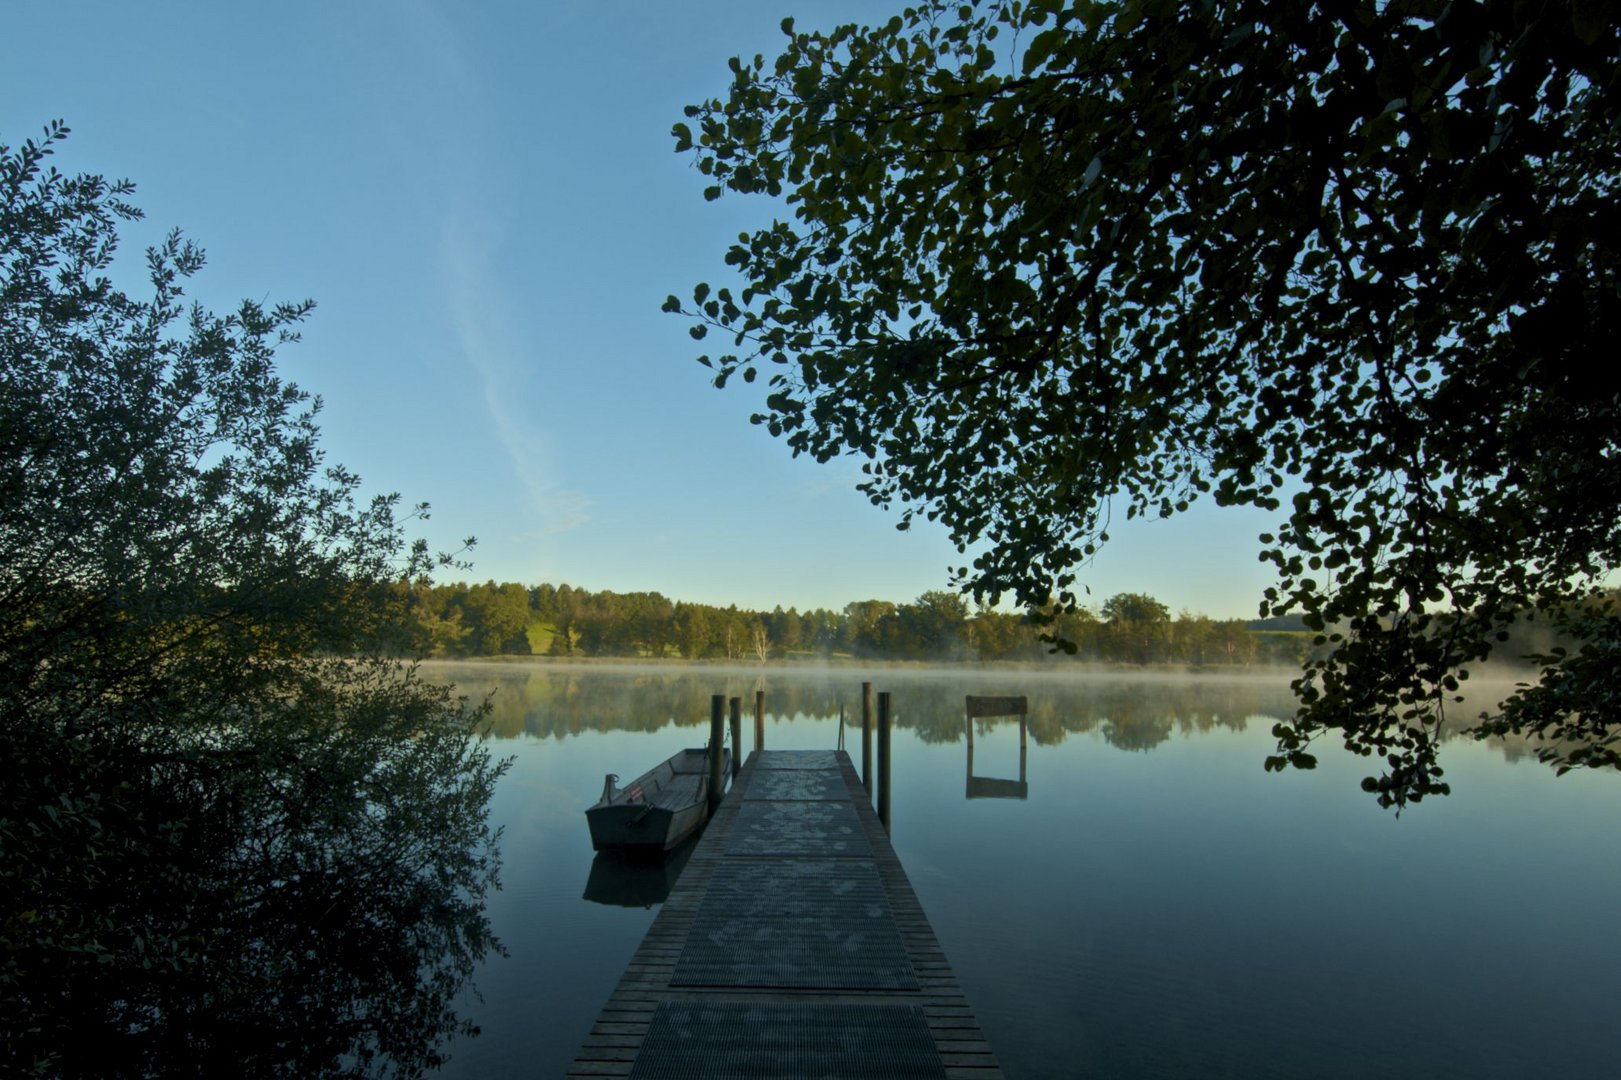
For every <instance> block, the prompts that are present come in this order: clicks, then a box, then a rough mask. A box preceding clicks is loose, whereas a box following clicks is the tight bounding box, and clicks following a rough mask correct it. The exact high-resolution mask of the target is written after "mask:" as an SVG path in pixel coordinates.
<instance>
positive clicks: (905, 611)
mask: <svg viewBox="0 0 1621 1080" xmlns="http://www.w3.org/2000/svg"><path fill="white" fill-rule="evenodd" d="M408 610H409V611H410V612H411V622H410V625H409V626H408V627H407V631H408V634H409V637H410V640H411V643H412V646H413V649H414V650H415V651H417V652H421V653H426V654H428V655H434V656H494V655H500V654H512V653H516V654H522V655H528V654H535V655H545V656H557V657H634V658H666V657H669V658H682V659H688V660H704V659H719V660H754V661H765V660H782V659H787V660H792V659H816V658H823V657H834V656H848V657H859V658H863V659H875V660H949V661H982V660H1048V661H1052V662H1054V663H1062V662H1072V661H1073V660H1075V659H1079V660H1086V661H1105V662H1117V663H1131V664H1147V663H1177V664H1191V665H1209V664H1223V665H1228V664H1231V665H1244V664H1255V663H1289V664H1296V663H1298V662H1299V660H1300V657H1301V654H1302V651H1303V650H1305V649H1309V648H1310V647H1311V635H1309V634H1306V633H1303V632H1299V631H1287V630H1271V629H1252V628H1251V626H1250V625H1248V624H1246V623H1245V622H1244V621H1243V620H1240V619H1225V620H1218V619H1211V618H1207V617H1206V616H1203V615H1194V614H1191V613H1188V612H1182V613H1180V614H1177V615H1173V614H1172V613H1171V611H1170V610H1169V609H1168V608H1167V607H1166V606H1165V605H1164V604H1162V603H1160V602H1159V601H1157V600H1155V599H1154V598H1153V597H1150V596H1144V595H1140V594H1135V593H1122V594H1120V595H1117V596H1115V597H1112V598H1111V599H1109V600H1108V601H1107V602H1106V603H1104V604H1103V605H1102V606H1101V607H1100V608H1099V609H1098V610H1097V611H1095V612H1093V611H1087V610H1081V611H1077V612H1075V613H1073V614H1069V615H1062V616H1059V617H1058V618H1057V619H1056V620H1055V621H1054V622H1053V623H1052V624H1051V625H1050V626H1046V627H1039V626H1036V625H1034V624H1033V623H1032V622H1031V621H1030V620H1029V619H1028V618H1027V617H1026V616H1025V615H1023V614H1014V613H1009V612H1004V611H994V610H979V611H973V610H971V609H970V608H969V606H968V604H967V602H966V600H965V599H964V598H963V597H962V596H960V595H959V594H957V593H952V592H928V593H924V594H923V595H922V596H920V597H918V598H917V599H916V600H914V601H913V602H911V603H908V604H896V603H892V602H890V601H887V600H860V601H856V602H853V603H850V604H846V605H845V606H844V608H843V609H842V610H839V611H830V610H827V609H825V608H818V609H815V610H811V611H798V610H796V609H794V608H789V609H787V610H784V609H783V608H781V607H777V608H774V609H773V610H771V611H750V610H746V609H741V608H738V607H735V606H733V607H726V608H721V607H714V606H711V605H708V604H693V603H687V602H684V601H679V600H670V599H669V598H667V597H665V596H664V595H662V594H660V593H656V592H630V593H616V592H609V591H603V592H591V591H589V590H586V589H580V588H575V587H573V586H570V585H549V584H548V585H536V586H526V585H520V584H516V583H512V582H508V583H505V584H499V585H498V584H496V583H495V582H493V581H491V582H486V583H484V584H482V585H467V584H447V585H430V584H427V583H418V584H417V585H415V586H412V588H411V596H410V597H409V603H408ZM1044 631H1045V632H1048V633H1056V634H1057V635H1058V636H1060V637H1062V638H1063V639H1064V640H1066V641H1068V642H1071V643H1073V645H1074V646H1075V650H1076V651H1075V652H1074V654H1073V655H1071V654H1068V653H1064V652H1057V653H1055V652H1054V651H1053V646H1052V645H1050V644H1049V643H1047V642H1044V641H1043V640H1042V639H1041V635H1042V633H1043V632H1044Z"/></svg>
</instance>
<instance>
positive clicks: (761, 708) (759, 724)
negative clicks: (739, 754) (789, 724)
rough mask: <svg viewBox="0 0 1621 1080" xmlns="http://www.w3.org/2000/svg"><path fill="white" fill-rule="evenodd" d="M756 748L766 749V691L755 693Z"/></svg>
mask: <svg viewBox="0 0 1621 1080" xmlns="http://www.w3.org/2000/svg"><path fill="white" fill-rule="evenodd" d="M754 748H755V749H756V750H764V749H765V691H764V690H756V691H755V692H754Z"/></svg>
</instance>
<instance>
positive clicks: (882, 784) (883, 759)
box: [878, 690, 891, 833]
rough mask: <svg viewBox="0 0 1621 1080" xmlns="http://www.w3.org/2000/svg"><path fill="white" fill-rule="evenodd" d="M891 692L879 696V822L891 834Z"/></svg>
mask: <svg viewBox="0 0 1621 1080" xmlns="http://www.w3.org/2000/svg"><path fill="white" fill-rule="evenodd" d="M890 720H891V715H890V711H889V691H887V690H885V691H884V692H883V693H881V694H879V695H878V821H879V823H880V824H882V825H883V827H884V832H886V833H887V832H889V804H890V802H891V799H890V794H889V787H890V783H889V778H890V768H889V765H890V762H889V726H890Z"/></svg>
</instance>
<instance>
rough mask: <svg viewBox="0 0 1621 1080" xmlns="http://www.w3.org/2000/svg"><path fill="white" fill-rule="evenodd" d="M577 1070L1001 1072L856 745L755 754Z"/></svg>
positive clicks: (657, 1079)
mask: <svg viewBox="0 0 1621 1080" xmlns="http://www.w3.org/2000/svg"><path fill="white" fill-rule="evenodd" d="M568 1075H569V1076H570V1077H602V1076H622V1077H634V1078H636V1080H675V1078H683V1080H684V1078H689V1077H690V1078H697V1077H705V1078H709V1077H739V1078H741V1077H777V1076H808V1077H817V1076H826V1077H918V1078H923V1077H929V1078H941V1077H944V1078H949V1080H981V1078H982V1080H992V1078H996V1077H1000V1076H1001V1075H1002V1074H1001V1070H1000V1068H999V1067H998V1066H997V1063H996V1058H995V1056H994V1055H993V1054H992V1053H991V1050H990V1047H989V1045H987V1043H986V1042H985V1038H984V1036H983V1035H982V1034H981V1033H980V1031H979V1026H978V1023H977V1022H976V1021H975V1020H974V1017H973V1014H972V1012H971V1011H970V1010H969V1008H968V1004H967V1002H966V1001H965V1000H964V998H963V995H962V991H961V990H960V989H959V987H958V986H957V981H956V977H955V976H954V975H953V974H952V972H951V967H950V965H949V964H948V963H947V962H946V958H945V956H944V954H943V953H942V952H941V950H940V945H939V943H938V941H936V940H935V937H934V931H933V930H932V929H931V928H930V926H929V923H928V919H927V918H926V917H925V916H924V914H923V911H922V909H921V908H920V907H919V905H918V902H917V897H916V896H915V895H914V894H913V892H912V887H911V884H910V882H908V881H907V880H906V874H905V872H904V870H902V868H901V865H900V862H899V860H897V859H896V858H895V852H894V849H893V848H891V847H890V844H889V838H888V837H887V836H886V835H884V831H883V827H882V826H881V825H880V824H879V823H878V818H877V816H876V815H875V814H874V813H873V811H872V807H871V803H870V801H869V800H868V798H867V795H866V792H865V791H864V790H863V789H862V787H861V784H860V781H859V780H858V779H857V778H856V774H855V770H854V769H853V768H852V767H851V764H850V759H849V757H848V756H847V755H846V754H844V753H843V752H842V751H837V752H835V751H820V750H816V751H803V750H802V751H764V752H761V751H756V752H755V753H754V754H752V755H750V758H749V762H748V764H747V766H745V768H744V769H743V772H742V774H741V775H740V776H739V777H738V779H737V782H736V784H735V786H734V789H733V791H732V792H731V793H730V794H729V795H728V796H727V798H726V801H725V802H724V803H722V805H721V807H720V809H719V810H718V811H717V812H716V814H715V817H714V819H713V820H712V821H711V822H710V823H709V827H708V830H707V832H706V833H705V835H704V837H703V839H702V840H701V841H700V842H699V845H698V847H697V849H696V850H695V851H694V852H693V855H692V858H691V860H690V861H689V862H688V863H687V866H686V869H685V870H683V871H682V875H681V878H680V880H679V881H678V882H677V883H676V886H675V889H674V890H673V891H672V892H671V893H670V896H669V899H668V900H666V901H665V904H664V907H663V909H662V910H661V911H660V912H659V915H658V917H657V918H656V919H655V920H654V922H653V925H652V927H651V929H649V930H648V933H647V937H646V938H645V939H643V941H642V944H641V947H640V948H639V949H638V950H637V951H636V955H635V956H634V957H632V958H631V962H630V964H629V966H628V967H627V968H626V971H625V974H624V977H623V978H622V979H621V980H620V982H619V986H618V987H617V988H616V989H615V990H614V993H613V995H612V996H611V997H610V998H609V999H608V1003H607V1005H606V1006H605V1007H604V1008H603V1010H602V1013H601V1015H600V1016H599V1017H598V1019H597V1023H596V1025H595V1026H594V1027H593V1028H592V1029H591V1033H590V1035H589V1036H587V1038H586V1040H585V1043H584V1044H583V1045H582V1046H581V1048H580V1056H579V1057H578V1058H576V1059H575V1061H574V1064H573V1066H572V1067H571V1069H570V1071H569V1073H568Z"/></svg>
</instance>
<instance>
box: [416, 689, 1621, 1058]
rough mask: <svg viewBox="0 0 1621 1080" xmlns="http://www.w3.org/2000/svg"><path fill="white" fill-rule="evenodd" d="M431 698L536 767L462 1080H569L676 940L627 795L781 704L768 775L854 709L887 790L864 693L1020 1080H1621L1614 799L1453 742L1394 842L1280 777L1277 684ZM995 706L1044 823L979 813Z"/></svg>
mask: <svg viewBox="0 0 1621 1080" xmlns="http://www.w3.org/2000/svg"><path fill="white" fill-rule="evenodd" d="M425 670H426V673H427V674H428V675H429V677H431V678H435V679H441V680H443V681H454V682H455V683H456V684H457V685H458V686H459V687H460V688H461V690H462V691H464V692H466V693H468V694H470V695H475V696H481V695H483V694H485V693H489V692H491V691H493V692H494V699H493V700H494V704H495V715H494V734H495V735H496V737H497V740H498V741H497V743H496V747H495V749H496V752H497V753H498V754H500V755H502V756H511V757H513V758H514V759H515V760H514V763H513V766H512V770H511V772H510V773H508V775H507V776H506V777H505V778H504V779H503V781H502V783H501V786H500V788H499V790H498V792H497V794H496V799H495V804H494V809H493V815H494V818H495V820H496V821H497V822H498V823H500V824H501V825H503V826H504V827H505V830H506V832H505V838H504V841H503V844H502V850H503V855H504V860H505V865H504V868H503V871H502V880H503V886H504V887H503V890H502V891H501V892H499V893H497V894H495V895H494V896H493V897H492V899H491V904H490V912H491V917H492V920H493V922H494V925H495V929H496V933H497V934H498V935H499V936H500V938H501V939H502V941H503V942H504V943H505V945H506V947H507V949H508V950H509V952H510V955H509V956H508V957H507V958H505V959H492V960H491V961H490V962H488V963H487V964H486V965H485V966H484V968H483V969H482V970H481V972H480V973H479V975H478V976H477V982H478V988H479V991H480V992H481V994H482V999H483V1000H482V1001H481V1002H480V1001H472V1000H469V1001H468V1003H467V1004H466V1010H465V1011H466V1012H467V1013H468V1014H469V1015H471V1016H473V1017H474V1018H475V1019H476V1020H477V1022H478V1023H479V1024H480V1025H481V1026H482V1027H483V1034H482V1035H481V1036H480V1037H478V1038H476V1039H472V1040H463V1041H460V1042H458V1043H456V1044H454V1045H453V1046H452V1047H451V1054H452V1061H451V1063H450V1065H449V1066H448V1067H447V1068H446V1070H445V1074H448V1075H451V1076H456V1077H473V1076H494V1075H518V1074H520V1073H521V1074H523V1075H528V1076H556V1075H560V1074H561V1073H562V1072H563V1071H564V1070H565V1069H566V1068H567V1066H568V1064H569V1062H570V1061H572V1060H573V1057H574V1053H575V1051H576V1050H577V1049H578V1046H579V1044H580V1041H581V1040H582V1039H583V1037H584V1036H585V1034H586V1032H587V1031H588V1030H589V1028H590V1027H591V1024H592V1022H593V1020H594V1019H595V1017H596V1014H597V1012H598V1011H599V1010H600V1009H601V1007H602V1004H603V1002H604V1001H605V1000H606V999H607V997H608V995H609V993H610V992H611V991H612V990H613V987H614V985H615V984H616V983H617V982H618V980H619V977H620V974H621V971H622V969H623V967H624V965H625V963H626V961H627V960H628V959H629V958H630V956H631V954H632V953H633V952H634V951H635V949H636V946H637V944H638V943H639V942H640V941H641V938H642V936H643V934H644V933H646V931H647V928H648V926H649V925H650V924H651V923H652V921H653V918H654V916H655V915H656V914H657V906H656V903H650V899H651V898H650V896H649V895H648V893H647V891H646V890H647V889H649V888H656V884H657V883H656V882H654V883H652V885H650V884H649V883H648V882H646V881H645V880H643V881H635V880H632V881H629V882H626V881H619V882H617V883H616V882H614V881H611V880H608V877H607V874H606V871H607V870H611V869H612V867H606V868H604V867H598V868H597V869H598V874H597V877H596V879H595V880H593V857H594V856H593V852H592V850H591V843H590V839H589V837H588V835H587V833H586V825H585V818H584V811H585V808H586V807H587V806H589V805H590V804H591V803H593V802H595V801H596V799H597V796H598V795H599V794H600V792H601V790H602V780H603V776H604V774H605V773H610V772H613V773H618V774H619V775H620V776H621V777H622V778H624V779H627V780H628V779H630V778H633V777H635V776H636V775H638V774H639V773H641V772H643V771H644V770H646V769H647V768H649V767H651V766H652V765H654V764H656V763H657V762H659V761H662V760H663V759H664V758H666V757H668V756H669V755H670V754H671V753H673V752H674V751H675V750H677V749H679V748H681V747H684V746H700V745H702V744H703V742H704V740H705V739H706V738H707V736H708V717H709V699H710V695H712V694H726V695H728V696H736V697H742V698H744V700H745V716H744V725H743V728H744V750H745V751H747V750H748V749H751V748H752V730H753V724H752V719H751V717H752V702H753V699H754V692H755V691H756V690H757V689H763V690H764V691H765V692H766V710H767V719H766V745H767V747H768V748H771V749H785V750H786V749H831V748H833V747H835V746H836V745H837V742H838V733H839V716H840V709H841V707H842V708H843V710H844V712H845V714H846V715H847V717H848V718H849V719H850V721H851V722H852V723H853V724H854V727H853V729H852V728H847V729H846V732H847V734H846V740H847V746H848V748H849V749H850V750H851V752H852V757H853V758H854V759H855V761H856V765H857V769H858V770H859V768H860V715H861V712H860V709H861V683H862V681H863V680H867V681H871V682H873V683H874V685H875V688H876V689H877V690H879V691H883V690H888V691H890V692H891V693H892V694H893V705H894V710H895V713H896V722H897V725H898V726H897V729H896V731H895V735H894V784H895V790H894V795H893V840H894V845H895V849H896V852H897V853H898V854H899V856H900V859H901V862H902V863H903V864H904V866H905V867H906V872H907V875H908V876H909V877H910V878H911V881H912V884H913V886H914V888H915V889H916V891H917V894H918V898H919V899H920V900H921V901H922V903H923V907H924V910H925V911H926V912H927V913H928V915H929V917H930V920H931V921H932V923H933V925H934V928H935V931H936V932H937V934H938V935H939V938H940V943H941V945H942V946H943V947H944V948H945V951H946V954H947V956H949V958H950V959H951V961H952V964H953V965H954V967H955V969H956V971H957V974H958V976H959V978H960V980H961V983H962V986H963V989H964V991H965V993H966V994H967V996H968V1000H969V1002H970V1004H971V1005H972V1006H973V1007H974V1009H975V1011H976V1013H977V1014H978V1017H979V1020H980V1023H981V1025H982V1027H983V1029H984V1031H985V1033H986V1035H987V1036H988V1037H989V1039H990V1041H991V1045H992V1046H993V1048H994V1049H995V1050H996V1052H997V1054H998V1056H999V1057H1000V1058H1001V1061H1002V1065H1003V1068H1004V1069H1005V1071H1006V1073H1007V1075H1008V1076H1009V1077H1012V1078H1030V1080H1035V1078H1047V1077H1068V1076H1076V1077H1080V1076H1096V1077H1170V1076H1234V1077H1239V1076H1242V1077H1268V1076H1277V1077H1298V1076H1323V1077H1365V1076H1368V1075H1385V1076H1414V1077H1419V1076H1422V1077H1440V1076H1456V1077H1471V1078H1474V1077H1526V1076H1559V1077H1601V1076H1602V1077H1609V1076H1614V1075H1616V1071H1617V1065H1616V1062H1615V1051H1614V1033H1615V1032H1616V1031H1617V1030H1618V1029H1621V928H1618V925H1617V921H1616V913H1617V912H1618V911H1621V857H1618V855H1617V846H1616V834H1615V826H1616V823H1617V821H1618V820H1621V814H1618V812H1621V777H1617V776H1615V775H1614V774H1592V775H1589V774H1582V773H1575V774H1571V775H1568V776H1565V777H1563V778H1555V776H1554V775H1553V771H1552V770H1551V769H1549V768H1547V767H1546V766H1544V765H1541V764H1539V763H1538V762H1536V760H1535V759H1534V758H1532V757H1530V756H1529V755H1527V754H1526V753H1524V752H1523V751H1517V750H1516V749H1515V748H1513V747H1507V748H1505V747H1502V746H1495V745H1491V744H1480V743H1475V742H1473V741H1469V740H1453V741H1451V742H1450V743H1449V744H1448V745H1447V747H1446V748H1445V750H1444V752H1443V755H1442V765H1443V767H1444V768H1445V769H1446V771H1447V778H1448V779H1449V780H1450V781H1451V783H1452V786H1453V792H1454V794H1453V795H1452V796H1450V797H1448V798H1444V799H1437V800H1432V801H1426V802H1424V803H1422V804H1421V805H1418V806H1414V807H1411V808H1409V809H1408V810H1407V811H1406V812H1405V813H1403V815H1402V816H1401V817H1400V818H1399V819H1398V818H1396V817H1394V816H1393V815H1392V814H1390V813H1389V812H1387V811H1383V810H1380V809H1379V808H1378V807H1377V806H1376V805H1375V804H1374V802H1373V799H1372V798H1371V797H1370V796H1368V795H1365V794H1363V793H1362V791H1361V790H1360V789H1359V788H1358V786H1357V783H1358V781H1359V780H1360V778H1361V777H1362V776H1363V775H1366V773H1367V772H1368V771H1369V768H1368V763H1367V762H1365V761H1364V760H1363V759H1359V758H1353V757H1351V756H1350V755H1348V754H1346V753H1345V752H1344V751H1343V750H1340V749H1339V747H1338V745H1337V743H1336V744H1334V745H1333V746H1329V745H1327V744H1323V745H1322V746H1321V749H1320V752H1319V757H1320V758H1321V760H1322V765H1321V766H1320V767H1319V768H1318V769H1317V770H1316V771H1315V772H1311V773H1288V774H1284V775H1281V776H1280V775H1275V774H1266V773H1263V771H1262V768H1261V760H1262V758H1263V757H1264V756H1265V755H1266V754H1267V753H1268V752H1269V751H1270V750H1271V748H1272V743H1273V740H1272V738H1271V735H1270V729H1271V727H1272V724H1273V723H1274V722H1275V720H1276V719H1277V718H1279V717H1282V716H1286V715H1288V714H1289V713H1290V712H1292V698H1291V696H1290V694H1289V689H1288V683H1287V676H1285V675H1279V674H1273V675H1265V676H1253V677H1246V676H1240V675H1229V676H1211V677H1204V678H1200V677H1194V676H1188V677H1166V678H1159V679H1147V678H1136V677H1130V676H1122V675H1115V674H1094V675H1074V674H1068V675H1064V676H1056V675H1053V674H1050V673H1045V672H1028V671H1006V670H999V671H963V672H957V671H943V670H927V669H916V668H912V669H885V668H871V669H866V668H859V667H841V668H837V669H832V670H817V671H802V670H798V669H790V670H783V669H775V668H763V669H762V668H719V667H704V668H697V669H680V668H675V667H664V666H656V667H655V666H641V667H636V666H626V667H618V668H608V667H595V666H593V667H584V666H581V667H563V666H548V665H540V664H536V665H506V664H502V665H496V664H484V665H479V664H474V663H467V664H449V663H444V664H432V665H427V666H426V668H425ZM966 694H989V695H1014V694H1024V695H1026V696H1027V697H1028V698H1029V701H1030V713H1031V715H1030V717H1029V740H1028V755H1027V759H1026V762H1025V774H1024V781H1025V785H1026V792H1025V793H1026V797H1025V798H1023V799H1017V798H968V797H967V796H968V794H969V792H970V790H973V791H975V793H976V794H977V793H979V792H980V791H984V790H987V789H1000V790H1002V791H1007V790H1008V788H1009V785H983V784H979V785H971V784H970V783H969V771H968V770H969V759H968V743H967V740H966V739H965V738H964V720H963V697H964V695H966ZM975 723H976V729H975V738H974V748H973V764H972V768H973V775H974V776H975V777H977V778H990V779H1000V780H1009V781H1017V780H1019V779H1020V775H1019V774H1020V755H1019V729H1018V725H1017V723H1016V722H1014V721H1012V720H1005V721H983V720H981V721H976V722H975ZM588 883H591V885H592V889H591V891H592V894H593V896H594V897H598V898H599V899H586V898H585V894H586V892H587V886H588ZM616 886H617V891H616V890H615V887H616ZM639 890H640V891H639ZM600 899H606V900H608V901H615V902H606V903H605V902H600Z"/></svg>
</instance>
